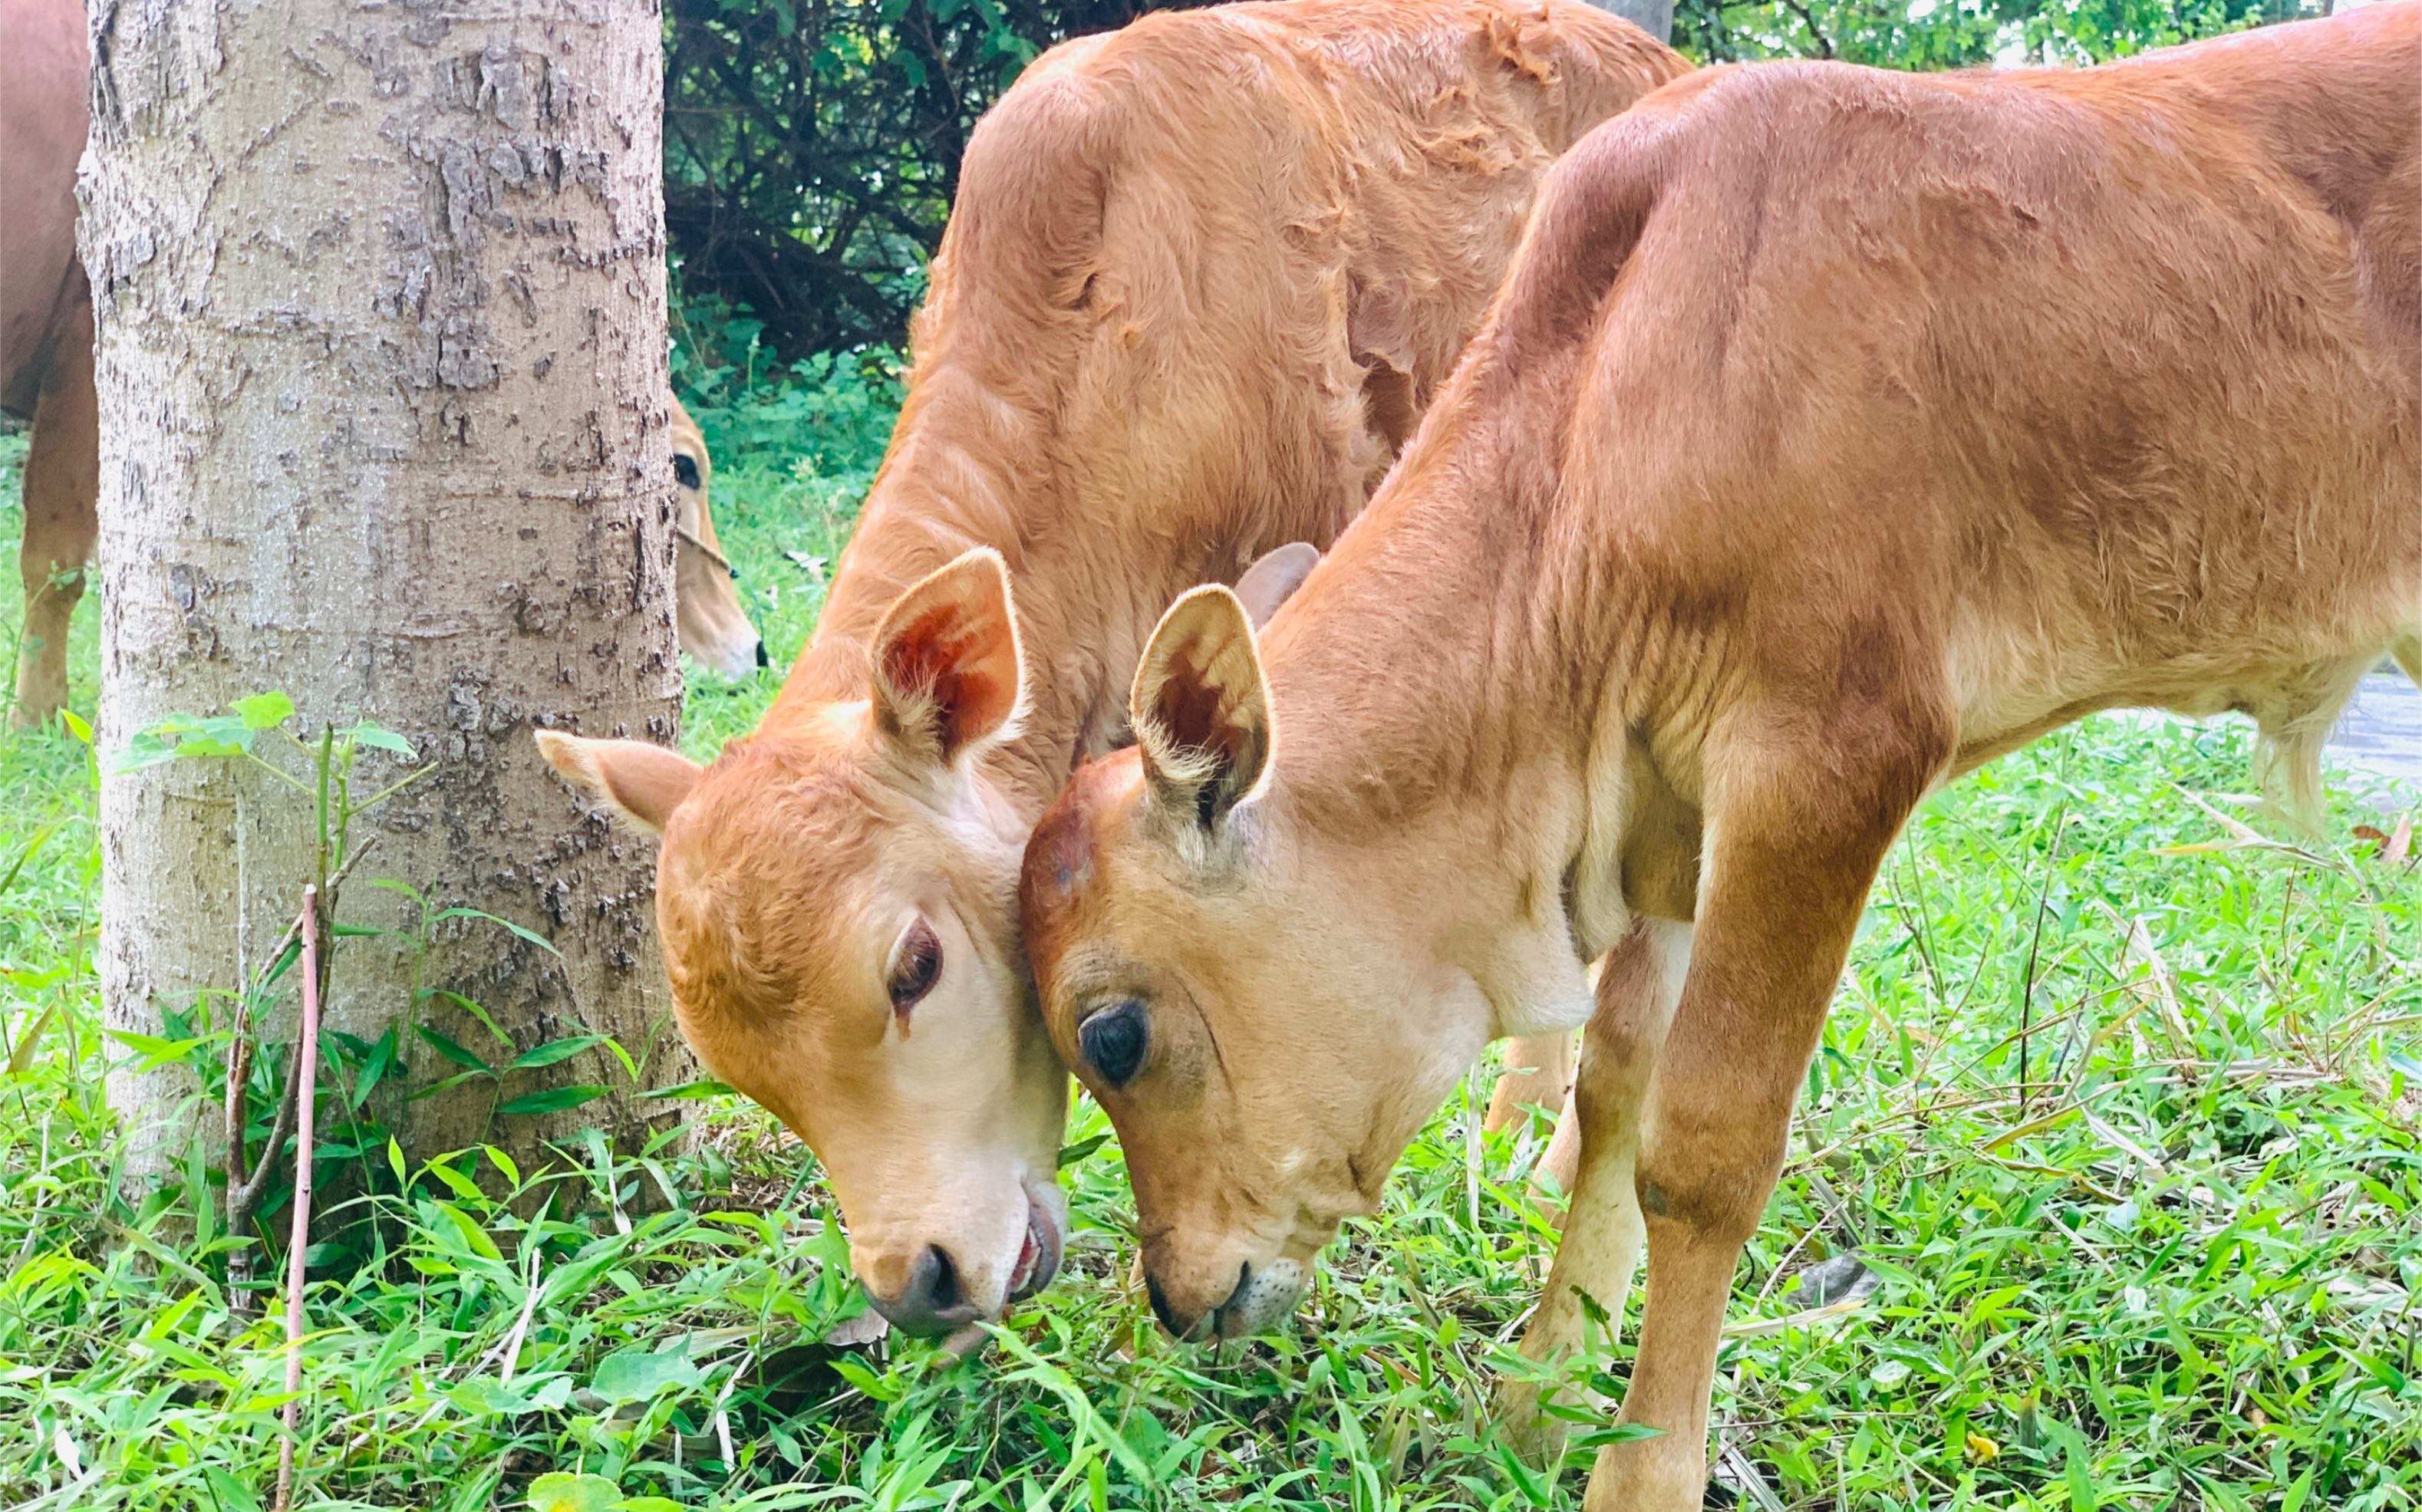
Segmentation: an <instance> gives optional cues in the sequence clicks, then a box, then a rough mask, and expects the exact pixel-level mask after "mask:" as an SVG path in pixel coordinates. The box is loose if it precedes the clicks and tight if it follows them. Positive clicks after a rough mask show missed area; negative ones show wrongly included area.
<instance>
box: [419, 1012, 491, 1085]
mask: <svg viewBox="0 0 2422 1512" xmlns="http://www.w3.org/2000/svg"><path fill="white" fill-rule="evenodd" d="M413 1029H414V1030H415V1031H416V1032H418V1034H419V1035H420V1037H421V1038H422V1039H424V1040H427V1041H428V1042H429V1044H430V1047H432V1048H433V1049H434V1050H436V1052H437V1053H438V1054H440V1055H442V1056H444V1057H446V1059H448V1060H449V1061H451V1062H453V1063H455V1064H456V1065H459V1066H461V1067H463V1069H464V1070H465V1071H484V1072H486V1073H487V1074H488V1075H490V1076H495V1074H496V1068H495V1066H492V1065H490V1064H489V1063H487V1062H485V1061H482V1060H480V1058H479V1057H478V1056H476V1055H474V1054H472V1053H471V1052H470V1051H469V1050H466V1049H464V1047H462V1046H461V1045H460V1044H458V1043H457V1042H456V1041H454V1040H452V1039H449V1038H448V1037H447V1035H446V1034H445V1033H444V1032H441V1031H438V1030H434V1029H432V1028H430V1027H429V1026H428V1025H427V1024H415V1025H414V1026H413Z"/></svg>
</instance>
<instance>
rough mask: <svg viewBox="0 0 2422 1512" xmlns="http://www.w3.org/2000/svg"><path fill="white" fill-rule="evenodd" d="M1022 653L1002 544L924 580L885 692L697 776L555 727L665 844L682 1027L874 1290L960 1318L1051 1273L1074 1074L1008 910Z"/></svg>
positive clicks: (938, 1326)
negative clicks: (810, 1159)
mask: <svg viewBox="0 0 2422 1512" xmlns="http://www.w3.org/2000/svg"><path fill="white" fill-rule="evenodd" d="M1022 701H1023V672H1022V663H1021V655H1020V651H1019V646H1018V636H1017V622H1016V613H1015V609H1014V606H1013V604H1012V602H1011V598H1010V587H1009V579H1008V575H1007V573H1006V572H1005V570H1004V569H1003V567H1002V565H1001V561H1000V559H999V557H998V556H997V555H995V554H994V553H992V552H990V551H974V552H969V553H968V554H967V555H966V556H963V557H961V558H959V559H957V560H956V561H954V562H952V563H951V564H950V565H949V566H946V567H944V568H942V569H941V570H940V571H938V572H936V573H935V574H934V575H932V576H930V577H927V578H926V579H924V580H923V581H921V582H920V583H918V584H917V585H916V586H914V587H912V588H911V589H909V590H908V591H906V592H905V593H904V594H903V595H902V596H901V598H900V600H899V601H898V602H897V603H896V604H894V605H893V606H892V607H891V609H890V610H889V614H888V615H887V617H886V618H885V620H884V622H883V623H882V625H881V627H880V629H879V630H878V631H877V633H876V635H875V638H874V640H873V653H872V655H871V657H870V664H869V666H868V669H867V687H866V697H865V699H864V700H863V701H855V702H848V703H827V704H823V705H821V706H816V707H811V708H809V709H806V710H800V711H793V712H792V713H790V714H789V715H786V716H783V717H777V718H776V719H774V720H769V722H768V724H767V726H766V728H765V729H763V730H761V731H760V732H758V733H757V734H755V735H752V736H750V737H748V738H747V739H746V740H742V741H737V742H734V743H733V744H732V745H731V747H729V748H726V749H725V751H724V753H723V754H722V756H720V757H719V758H718V759H717V760H716V764H714V765H713V766H712V767H709V768H700V767H699V766H697V765H695V764H692V763H690V762H688V761H686V760H685V759H684V758H683V757H681V756H679V755H677V754H674V753H672V752H669V751H665V750H661V749H659V748H654V747H652V746H645V745H641V744H638V743H637V742H630V741H599V740H581V739H577V738H575V737H573V736H570V735H566V734H562V733H560V732H553V731H548V732H542V733H541V734H540V736H539V741H540V745H541V746H542V748H543V749H544V750H545V753H546V755H547V758H548V760H549V761H550V762H552V763H553V764H555V766H556V767H557V769H558V770H559V771H561V772H562V773H563V774H564V775H565V776H567V777H569V778H570V779H572V780H573V781H574V782H575V783H577V784H578V785H580V786H582V787H584V788H586V789H588V790H589V791H590V793H591V794H592V795H595V796H596V797H597V798H599V799H600V800H602V801H603V802H605V803H606V805H607V806H609V807H610V808H612V809H613V810H615V811H617V812H618V813H620V814H621V816H622V817H623V818H624V819H625V820H626V821H628V822H629V823H631V824H632V825H634V826H635V827H638V828H640V829H643V830H647V831H650V832H653V833H656V834H658V835H660V836H661V846H660V849H659V852H658V859H657V872H656V920H657V924H658V928H659V930H660V932H661V935H662V938H663V945H664V956H665V966H666V969H667V972H668V976H669V977H670V980H671V984H672V992H673V1005H674V1010H675V1014H676V1016H677V1017H678V1020H679V1022H680V1025H681V1028H682V1031H683V1033H684V1035H685V1036H686V1038H687V1039H688V1041H689V1043H690V1045H691V1047H693V1048H695V1049H696V1050H697V1052H698V1054H699V1057H700V1060H701V1061H703V1062H704V1063H706V1065H707V1066H708V1067H710V1068H711V1069H712V1070H714V1071H715V1073H716V1075H717V1076H720V1077H721V1078H723V1079H725V1080H727V1081H729V1082H731V1084H732V1085H733V1086H734V1087H736V1088H738V1089H739V1090H740V1091H741V1092H743V1093H745V1094H747V1095H748V1096H750V1097H752V1098H754V1099H756V1100H757V1101H758V1102H760V1103H762V1104H763V1105H764V1106H765V1107H766V1108H767V1109H769V1110H772V1111H773V1112H774V1113H775V1114H777V1115H778V1116H779V1117H780V1118H781V1119H782V1121H783V1122H784V1123H786V1124H787V1125H789V1126H790V1127H791V1128H792V1129H793V1130H794V1131H795V1132H796V1133H797V1134H798V1135H799V1137H800V1138H801V1139H802V1140H804V1141H806V1142H807V1143H808V1145H809V1147H810V1148H811V1149H812V1150H814V1151H815V1152H816V1155H817V1157H818V1158H820V1159H821V1160H822V1162H823V1164H824V1167H825V1171H826V1176H827V1178H828V1179H829V1180H830V1182H831V1185H832V1188H833V1191H834V1194H835V1195H836V1196H837V1197H838V1198H839V1199H840V1201H841V1210H842V1213H843V1215H844V1216H845V1217H846V1218H847V1220H848V1221H849V1225H850V1233H851V1258H852V1263H853V1265H854V1267H855V1268H856V1270H857V1274H858V1276H859V1278H860V1279H861V1280H862V1281H863V1282H864V1283H865V1284H866V1287H867V1290H868V1292H869V1294H870V1295H871V1296H872V1297H873V1299H874V1303H875V1306H876V1307H877V1308H878V1309H879V1310H880V1311H882V1312H883V1313H884V1315H886V1316H888V1317H889V1318H890V1319H891V1321H892V1322H893V1323H894V1324H895V1325H896V1326H899V1327H902V1328H904V1329H907V1330H910V1331H924V1332H937V1331H949V1330H951V1329H954V1328H957V1327H960V1326H963V1325H965V1324H967V1323H968V1322H971V1321H974V1320H976V1319H980V1318H991V1317H995V1316H998V1315H999V1313H1000V1311H1001V1309H1002V1307H1003V1305H1004V1303H1005V1302H1007V1301H1008V1300H1010V1299H1014V1298H1017V1297H1020V1296H1023V1295H1025V1294H1026V1293H1028V1292H1030V1291H1032V1290H1035V1289H1037V1288H1039V1287H1041V1286H1042V1285H1043V1284H1045V1283H1046V1282H1047V1281H1048V1280H1049V1279H1050V1277H1051V1275H1052V1272H1053V1271H1054V1270H1055V1269H1056V1268H1057V1267H1058V1264H1059V1259H1060V1252H1061V1245H1062V1237H1063V1236H1064V1233H1065V1226H1066V1216H1065V1215H1066V1203H1065V1199H1064V1198H1063V1197H1062V1194H1061V1192H1060V1189H1059V1186H1058V1183H1057V1180H1056V1175H1057V1170H1056V1167H1057V1155H1058V1150H1059V1140H1060V1133H1061V1127H1062V1119H1063V1116H1064V1113H1065V1108H1066V1097H1067V1076H1066V1073H1065V1072H1064V1071H1062V1069H1061V1067H1060V1064H1059V1062H1058V1060H1057V1059H1056V1057H1055V1056H1054V1054H1053V1051H1052V1048H1051V1044H1050V1041H1049V1039H1048V1037H1047V1036H1046V1034H1045V1032H1044V1031H1043V1028H1042V1025H1041V1022H1040V1020H1039V1019H1037V1017H1036V1016H1035V1015H1034V1014H1033V1012H1032V1010H1031V1007H1030V996H1029V994H1030V988H1029V986H1028V982H1027V975H1026V968H1025V965H1024V960H1023V957H1022V955H1021V953H1020V952H1019V951H1018V948H1017V944H1016V940H1015V937H1014V931H1013V929H1012V921H1013V918H1014V904H1013V899H1014V889H1015V885H1016V875H1017V865H1018V858H1019V854H1020V847H1021V846H1022V845H1023V843H1024V841H1025V837H1026V825H1025V822H1024V818H1023V817H1022V816H1021V815H1019V814H1017V813H1014V812H1013V811H1012V810H1011V808H1010V806H1009V805H1008V804H1007V803H1006V802H1005V801H1004V799H1003V798H1002V797H1001V795H999V791H998V789H997V787H996V785H995V784H994V783H992V782H991V781H989V780H986V778H985V777H984V775H983V772H982V771H981V770H980V768H979V764H978V762H977V758H978V757H979V756H980V755H981V753H982V752H983V749H984V748H986V747H988V746H990V745H992V744H994V743H996V742H998V741H999V740H1001V739H1002V738H1004V736H1006V735H1007V734H1008V733H1009V732H1011V731H1012V730H1013V729H1014V724H1015V720H1016V718H1017V715H1018V711H1019V709H1020V707H1021V704H1022Z"/></svg>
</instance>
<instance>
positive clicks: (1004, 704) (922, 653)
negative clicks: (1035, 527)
mask: <svg viewBox="0 0 2422 1512" xmlns="http://www.w3.org/2000/svg"><path fill="white" fill-rule="evenodd" d="M873 678H874V694H873V698H874V717H875V721H876V723H877V724H879V725H880V726H882V728H883V731H884V732H885V733H886V734H888V735H890V736H891V737H892V738H893V739H895V740H898V741H899V742H900V743H901V744H902V745H904V746H905V747H906V748H909V749H910V750H912V751H915V752H917V753H919V754H920V755H927V756H931V757H933V758H934V759H936V760H937V761H942V762H952V761H955V760H957V759H958V757H959V756H960V755H961V754H962V753H964V752H965V751H967V750H968V749H970V748H973V747H975V746H977V745H979V744H981V743H983V742H984V741H988V740H994V739H998V738H999V737H1000V736H1002V735H1004V734H1007V733H1008V732H1009V730H1010V727H1011V723H1012V721H1013V720H1014V719H1015V718H1016V717H1017V713H1018V709H1019V707H1020V705H1021V703H1022V701H1023V700H1024V698H1025V671H1024V665H1023V659H1022V656H1021V654H1020V653H1019V651H1018V646H1017V609H1016V606H1014V604H1012V603H1011V601H1010V596H1009V569H1008V568H1007V567H1005V566H1003V565H1002V564H1001V559H1000V554H999V552H997V551H993V550H990V549H988V548H983V547H979V548H978V549H976V550H974V551H970V552H968V553H967V555H965V556H963V557H961V558H959V559H957V560H955V561H953V562H952V563H951V564H950V565H949V566H947V567H944V568H942V569H941V570H939V571H938V572H936V573H935V574H934V575H931V576H929V577H927V578H925V579H924V580H923V581H921V582H920V583H918V584H917V585H916V586H915V587H913V588H911V589H909V590H908V591H906V592H905V593H903V594H901V595H900V598H899V601H898V602H897V603H895V604H893V605H892V606H891V608H890V610H889V612H888V613H886V614H885V615H884V616H883V623H882V625H881V626H880V627H879V628H877V629H876V631H875V632H874V653H873Z"/></svg>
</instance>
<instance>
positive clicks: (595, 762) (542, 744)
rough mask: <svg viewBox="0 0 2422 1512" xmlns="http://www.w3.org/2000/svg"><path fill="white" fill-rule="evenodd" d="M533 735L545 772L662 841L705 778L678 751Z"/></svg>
mask: <svg viewBox="0 0 2422 1512" xmlns="http://www.w3.org/2000/svg"><path fill="white" fill-rule="evenodd" d="M537 734H538V748H539V754H540V755H542V756H544V757H545V758H546V762H547V764H548V765H549V766H552V767H554V768H555V769H556V770H557V771H558V772H560V773H562V774H563V777H564V779H565V780H567V781H569V782H571V783H572V785H573V786H574V787H576V788H579V789H580V790H581V791H583V792H585V793H587V794H588V795H590V797H592V798H595V799H596V800H597V801H598V802H600V803H602V804H604V805H606V807H607V808H609V809H611V810H613V811H614V812H615V813H617V814H618V815H620V816H621V820H622V822H623V823H624V824H626V825H629V826H630V827H632V828H634V829H636V830H638V831H639V832H640V833H641V834H646V835H662V834H663V833H664V832H665V822H666V821H667V820H668V819H670V818H671V817H672V816H673V811H674V810H675V809H678V808H680V807H681V805H682V800H683V799H684V798H686V797H688V796H689V795H690V790H691V789H693V788H695V787H697V786H698V780H699V779H700V777H701V776H703V775H705V772H706V768H705V767H703V766H700V764H698V763H696V762H694V761H691V760H690V759H689V758H688V757H686V756H684V755H683V754H682V753H681V752H680V751H677V750H667V749H665V748H663V747H661V746H650V745H646V744H643V743H641V742H639V741H637V740H583V739H581V738H580V737H579V736H578V735H574V734H569V733H567V732H564V731H561V730H541V731H539V732H537Z"/></svg>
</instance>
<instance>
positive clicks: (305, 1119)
mask: <svg viewBox="0 0 2422 1512" xmlns="http://www.w3.org/2000/svg"><path fill="white" fill-rule="evenodd" d="M294 927H295V929H296V931H297V932H298V933H299V934H300V935H301V936H302V937H303V1032H302V1035H301V1044H300V1047H298V1048H297V1049H296V1050H295V1052H294V1079H295V1081H297V1082H298V1083H300V1084H301V1087H302V1091H301V1093H300V1094H299V1095H297V1097H296V1098H295V1104H296V1107H295V1112H294V1228H293V1232H292V1235H291V1236H290V1237H289V1239H288V1240H287V1246H286V1436H285V1438H284V1440H283V1441H280V1442H279V1444H278V1446H277V1506H276V1512H287V1509H288V1508H289V1507H291V1506H292V1505H293V1504H294V1443H295V1436H296V1434H297V1432H298V1431H299V1427H300V1423H301V1408H302V1405H303V1253H304V1252H305V1251H306V1250H307V1249H308V1248H309V1247H310V1243H311V1094H312V1091H313V1083H314V1082H316V1081H317V1080H318V1079H319V1075H318V1073H319V1069H320V890H319V889H318V888H305V889H304V890H303V916H302V918H300V919H299V920H297V921H295V925H294Z"/></svg>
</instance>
